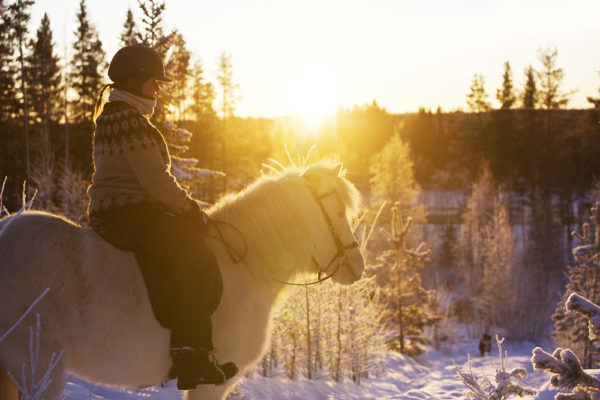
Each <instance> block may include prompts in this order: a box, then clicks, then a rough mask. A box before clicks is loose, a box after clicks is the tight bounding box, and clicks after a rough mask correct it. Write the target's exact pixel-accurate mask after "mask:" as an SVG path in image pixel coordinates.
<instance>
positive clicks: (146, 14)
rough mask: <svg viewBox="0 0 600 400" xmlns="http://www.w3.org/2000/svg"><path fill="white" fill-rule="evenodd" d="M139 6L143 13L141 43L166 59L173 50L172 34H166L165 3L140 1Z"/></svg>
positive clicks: (151, 0) (148, 0)
mask: <svg viewBox="0 0 600 400" xmlns="http://www.w3.org/2000/svg"><path fill="white" fill-rule="evenodd" d="M138 6H139V7H140V11H141V12H142V29H141V30H140V41H141V43H142V44H144V45H146V46H148V47H152V48H153V49H155V50H156V51H158V53H159V54H160V55H161V56H162V57H165V56H166V54H167V52H168V51H169V49H170V48H171V36H172V34H170V35H165V34H164V29H163V13H164V11H165V7H166V5H165V2H164V1H160V0H138Z"/></svg>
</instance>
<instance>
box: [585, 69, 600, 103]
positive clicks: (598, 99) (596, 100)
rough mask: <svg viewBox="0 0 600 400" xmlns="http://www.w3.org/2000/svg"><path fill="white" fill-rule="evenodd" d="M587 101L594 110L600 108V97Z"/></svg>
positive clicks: (599, 90) (599, 91)
mask: <svg viewBox="0 0 600 400" xmlns="http://www.w3.org/2000/svg"><path fill="white" fill-rule="evenodd" d="M599 74H600V72H599ZM598 93H600V89H598ZM587 101H588V102H589V103H591V104H592V105H593V106H594V108H600V95H599V96H598V97H592V96H588V98H587Z"/></svg>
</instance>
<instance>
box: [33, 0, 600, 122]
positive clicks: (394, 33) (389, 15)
mask: <svg viewBox="0 0 600 400" xmlns="http://www.w3.org/2000/svg"><path fill="white" fill-rule="evenodd" d="M86 4H87V7H88V13H89V16H90V19H91V21H92V23H93V24H94V25H95V26H96V28H97V30H98V32H99V34H100V39H101V40H102V42H103V45H104V49H105V51H106V53H107V58H108V59H109V60H110V58H112V55H113V54H114V53H115V52H116V51H117V50H118V46H119V40H118V36H119V33H120V32H121V30H122V26H123V23H124V21H125V14H126V11H127V8H128V7H131V9H132V11H133V12H134V15H136V17H138V21H139V13H138V6H137V1H136V0H86ZM78 7H79V0H60V1H57V0H37V1H36V4H35V5H34V6H33V8H32V25H31V26H32V27H31V31H35V29H37V26H38V25H39V22H40V20H41V17H42V15H43V13H44V12H47V13H48V15H49V17H50V21H51V24H52V28H53V30H54V32H55V42H56V44H57V54H59V55H62V54H64V43H65V38H66V41H67V43H68V45H69V48H68V49H67V50H68V51H70V44H71V42H72V41H73V31H74V30H75V27H76V18H75V15H76V13H77V10H78ZM599 17H600V1H599V0H593V1H592V0H520V1H517V0H503V1H500V0H497V1H492V0H166V11H165V18H164V23H165V26H166V28H167V29H173V28H177V29H178V30H179V31H180V32H181V33H182V34H183V36H184V38H185V39H186V41H187V44H188V47H189V49H190V50H191V51H193V52H194V54H195V55H197V56H198V57H200V58H201V60H202V62H203V66H204V69H205V71H206V74H207V78H208V79H209V80H210V81H212V82H213V83H215V82H216V79H215V78H214V77H215V76H216V70H217V60H218V57H219V54H220V53H221V52H223V51H226V52H228V53H230V54H231V59H232V64H233V70H234V81H235V83H237V84H238V85H239V90H238V94H239V96H240V100H239V102H238V104H237V112H236V114H237V115H240V116H243V117H246V116H252V117H267V118H272V117H280V116H286V115H291V114H304V115H309V116H310V115H324V114H334V113H335V111H336V110H337V108H338V107H340V106H343V107H352V106H353V105H362V104H366V103H371V102H372V101H373V100H376V101H377V103H379V105H381V106H383V107H385V108H386V109H387V111H388V112H391V113H403V112H415V111H417V110H418V109H419V108H421V107H424V108H429V109H432V110H435V109H437V107H438V106H440V107H441V108H442V109H443V110H445V111H451V110H455V109H459V108H460V109H465V110H466V109H467V105H466V97H465V96H466V94H467V93H468V91H469V87H470V85H471V81H472V79H473V75H474V74H475V73H481V74H483V76H484V79H485V82H486V86H485V87H486V90H487V93H488V95H489V98H490V101H491V102H492V105H493V106H495V107H497V106H498V102H497V101H496V97H495V94H496V90H497V89H498V88H499V87H500V86H501V83H502V73H503V64H504V62H505V61H509V62H510V63H511V66H512V69H513V74H514V76H513V79H514V83H515V86H516V87H517V88H518V89H520V88H522V86H523V83H524V70H525V68H527V66H528V65H529V64H532V65H533V67H534V68H538V67H540V62H539V60H538V52H539V50H540V49H543V48H547V47H548V46H552V47H554V46H555V47H556V48H557V49H558V66H559V67H561V68H562V69H563V70H564V72H565V78H564V81H563V89H564V90H565V91H571V90H576V92H575V93H574V94H573V95H572V96H571V102H570V103H569V105H568V106H569V107H570V108H589V106H590V105H589V103H588V102H587V101H586V97H587V96H596V97H597V96H598V95H599V88H600V75H599V71H600V18H599Z"/></svg>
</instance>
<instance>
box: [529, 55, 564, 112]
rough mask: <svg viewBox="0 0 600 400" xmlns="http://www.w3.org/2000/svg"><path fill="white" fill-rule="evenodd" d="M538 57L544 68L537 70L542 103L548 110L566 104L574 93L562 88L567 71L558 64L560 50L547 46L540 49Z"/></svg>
mask: <svg viewBox="0 0 600 400" xmlns="http://www.w3.org/2000/svg"><path fill="white" fill-rule="evenodd" d="M538 58H539V60H540V62H541V63H542V69H541V70H540V71H537V77H538V79H539V80H540V91H539V94H540V103H541V104H542V106H543V107H544V108H545V109H547V110H551V109H557V108H562V107H564V106H566V105H567V103H568V102H569V96H570V95H571V94H572V93H564V92H563V91H562V89H561V85H562V81H563V78H564V77H565V73H564V71H563V70H562V68H558V66H557V65H556V60H557V58H558V50H557V49H556V47H547V48H546V49H543V50H540V51H539V54H538Z"/></svg>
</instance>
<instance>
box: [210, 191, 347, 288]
mask: <svg viewBox="0 0 600 400" xmlns="http://www.w3.org/2000/svg"><path fill="white" fill-rule="evenodd" d="M308 188H309V190H310V193H311V195H312V196H313V199H314V200H315V201H316V202H317V204H318V205H319V208H320V209H321V212H322V214H323V218H324V219H325V222H326V223H327V229H328V230H329V233H330V234H331V236H332V238H333V241H334V243H335V247H336V253H335V254H334V255H333V256H332V257H331V260H330V261H329V263H327V265H325V266H324V267H323V266H322V265H321V264H319V262H318V261H317V259H316V258H315V257H314V256H313V255H311V256H310V258H311V260H312V262H313V263H314V264H315V266H316V267H317V269H318V270H319V272H318V275H317V280H316V281H313V282H307V283H296V282H285V281H281V280H279V279H277V278H275V277H271V278H272V279H273V280H274V281H275V282H277V283H281V284H284V285H290V286H311V285H316V284H318V283H321V282H324V281H326V280H327V279H330V278H332V277H333V276H334V275H335V274H336V273H337V272H338V270H339V269H340V266H341V265H342V263H338V264H337V265H336V267H335V269H334V270H333V272H332V273H330V274H327V270H328V269H329V268H330V267H331V265H332V264H333V263H335V262H336V261H337V260H338V259H340V258H342V257H344V256H345V254H346V250H352V249H356V248H358V242H357V241H356V240H354V241H353V242H352V243H350V244H348V245H344V244H343V243H342V240H341V239H340V237H339V236H338V235H337V232H336V231H335V227H334V226H333V222H332V221H331V217H330V216H329V214H327V210H325V206H324V205H323V199H326V198H327V197H329V196H333V195H335V191H330V192H326V193H323V194H321V195H319V194H317V192H316V190H315V188H314V187H313V186H312V185H310V184H309V185H308ZM209 222H210V223H211V224H212V225H213V226H214V227H215V229H216V231H217V236H214V235H207V236H208V237H211V238H213V239H216V240H218V241H219V242H221V243H222V244H223V246H224V247H225V250H226V251H227V254H228V255H229V258H231V261H233V263H234V264H239V263H240V262H241V261H242V260H243V259H244V257H246V254H247V253H248V243H247V242H246V238H245V237H244V235H243V234H242V233H241V232H240V231H239V229H237V228H236V227H235V226H234V225H232V224H229V223H227V222H224V221H219V220H214V219H209ZM219 225H224V226H227V227H229V228H231V229H233V230H234V231H236V232H237V233H238V235H239V236H240V237H241V238H242V241H243V243H244V251H243V252H241V253H239V252H238V251H236V249H235V248H233V246H232V245H231V244H230V243H229V242H228V241H227V240H226V239H225V236H224V235H223V232H222V230H221V227H220V226H219Z"/></svg>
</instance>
